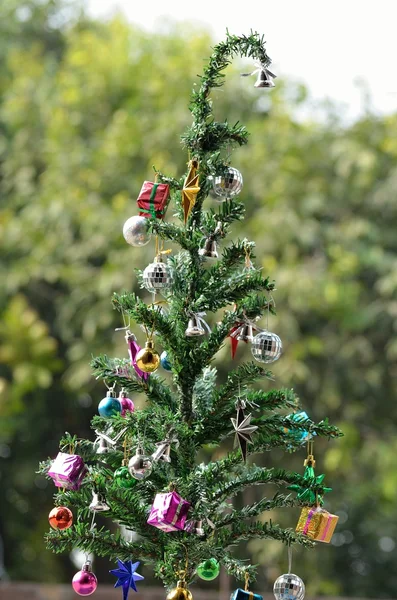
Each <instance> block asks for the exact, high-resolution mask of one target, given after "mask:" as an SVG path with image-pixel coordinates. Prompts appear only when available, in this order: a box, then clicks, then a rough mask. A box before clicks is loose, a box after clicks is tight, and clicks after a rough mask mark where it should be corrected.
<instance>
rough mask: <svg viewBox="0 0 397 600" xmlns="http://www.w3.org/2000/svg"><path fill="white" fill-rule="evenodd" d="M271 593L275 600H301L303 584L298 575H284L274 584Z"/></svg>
mask: <svg viewBox="0 0 397 600" xmlns="http://www.w3.org/2000/svg"><path fill="white" fill-rule="evenodd" d="M273 593H274V595H275V597H276V599H277V600H303V598H304V597H305V584H304V583H303V581H302V579H301V578H300V577H298V575H294V574H293V573H285V575H280V577H279V578H278V579H276V581H275V582H274V586H273Z"/></svg>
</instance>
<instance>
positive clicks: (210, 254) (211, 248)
mask: <svg viewBox="0 0 397 600" xmlns="http://www.w3.org/2000/svg"><path fill="white" fill-rule="evenodd" d="M199 254H200V256H203V257H204V258H218V251H217V247H216V241H215V240H214V239H212V238H211V237H208V238H206V239H205V241H204V246H203V247H202V248H200V250H199Z"/></svg>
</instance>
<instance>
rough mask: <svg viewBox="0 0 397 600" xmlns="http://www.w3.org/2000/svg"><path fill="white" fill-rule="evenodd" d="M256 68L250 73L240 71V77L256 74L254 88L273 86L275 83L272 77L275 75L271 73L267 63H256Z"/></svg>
mask: <svg viewBox="0 0 397 600" xmlns="http://www.w3.org/2000/svg"><path fill="white" fill-rule="evenodd" d="M255 66H256V67H257V68H256V69H255V70H254V71H252V73H241V76H242V77H250V76H251V75H257V78H256V81H255V83H254V87H256V88H274V87H275V83H274V81H273V79H275V78H276V77H277V75H275V74H274V73H272V72H271V71H270V70H269V68H268V67H267V65H263V64H260V63H256V65H255Z"/></svg>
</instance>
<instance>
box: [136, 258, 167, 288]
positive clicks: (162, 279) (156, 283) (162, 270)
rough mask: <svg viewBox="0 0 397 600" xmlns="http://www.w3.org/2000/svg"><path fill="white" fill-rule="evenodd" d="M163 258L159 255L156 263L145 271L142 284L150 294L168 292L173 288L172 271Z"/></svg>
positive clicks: (155, 260) (151, 264)
mask: <svg viewBox="0 0 397 600" xmlns="http://www.w3.org/2000/svg"><path fill="white" fill-rule="evenodd" d="M161 258H162V257H161V255H157V256H156V258H155V259H154V262H152V263H150V265H148V266H147V267H146V269H145V270H144V271H143V275H142V282H143V285H144V287H145V288H146V289H147V291H148V292H167V291H168V290H169V289H170V287H171V286H172V282H173V273H172V269H171V267H170V266H169V265H167V264H166V263H164V262H162V260H161Z"/></svg>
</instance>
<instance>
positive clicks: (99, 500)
mask: <svg viewBox="0 0 397 600" xmlns="http://www.w3.org/2000/svg"><path fill="white" fill-rule="evenodd" d="M88 508H89V509H90V510H91V511H92V512H107V511H108V510H110V506H109V505H108V504H107V502H106V500H105V496H104V495H103V494H101V493H100V492H98V491H96V490H94V491H93V492H92V500H91V504H90V506H89V507H88Z"/></svg>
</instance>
